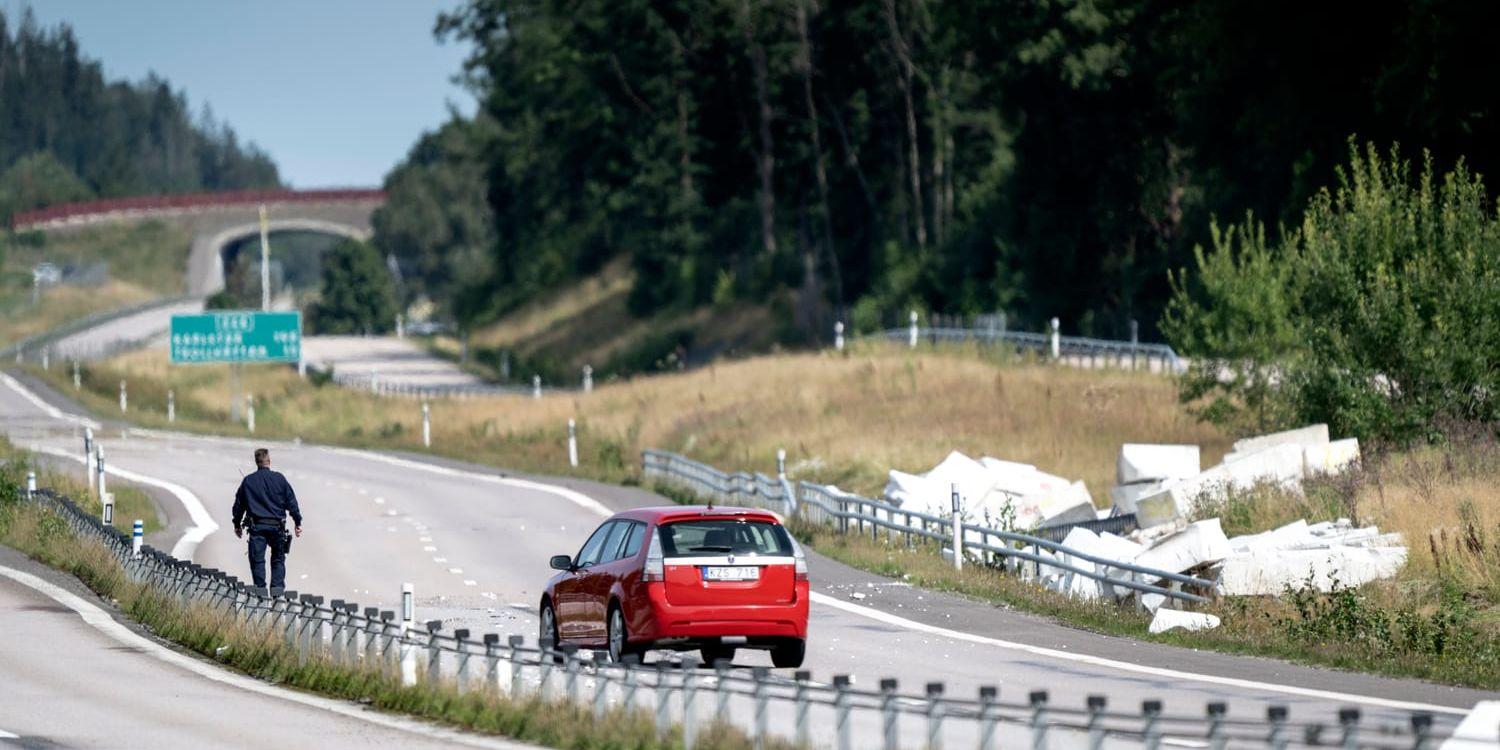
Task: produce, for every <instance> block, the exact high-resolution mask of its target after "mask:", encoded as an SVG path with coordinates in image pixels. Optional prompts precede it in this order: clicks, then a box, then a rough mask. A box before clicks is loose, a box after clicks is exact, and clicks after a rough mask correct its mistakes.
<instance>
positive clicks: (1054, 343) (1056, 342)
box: [1049, 318, 1062, 360]
mask: <svg viewBox="0 0 1500 750" xmlns="http://www.w3.org/2000/svg"><path fill="white" fill-rule="evenodd" d="M1061 328H1062V324H1061V323H1060V322H1059V321H1058V320H1057V318H1053V319H1052V336H1051V338H1050V339H1049V343H1050V344H1051V348H1052V359H1054V360H1056V359H1057V358H1058V357H1060V356H1062V335H1061V332H1060V331H1061Z"/></svg>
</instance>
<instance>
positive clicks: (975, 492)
mask: <svg viewBox="0 0 1500 750" xmlns="http://www.w3.org/2000/svg"><path fill="white" fill-rule="evenodd" d="M922 476H923V477H924V478H926V479H928V480H931V481H933V482H937V483H938V484H939V485H942V486H943V487H945V488H947V492H946V493H945V494H944V497H945V498H948V499H949V505H950V506H951V505H952V500H951V497H952V492H953V487H954V485H957V486H958V491H959V493H960V494H961V495H962V497H963V498H964V499H965V500H977V499H979V498H982V497H984V496H985V495H987V494H989V491H990V488H991V487H992V486H994V480H993V479H992V478H991V477H990V473H989V471H987V470H986V469H985V468H984V466H983V465H981V464H980V463H979V462H978V461H975V460H974V459H972V458H969V457H968V456H965V455H964V454H962V453H959V452H958V451H953V452H952V453H949V454H948V457H947V458H944V459H943V460H942V462H941V463H939V464H938V465H937V466H934V467H932V470H931V471H929V472H927V473H926V474H923V475H922Z"/></svg>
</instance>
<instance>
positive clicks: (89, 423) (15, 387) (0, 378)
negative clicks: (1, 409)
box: [0, 372, 99, 430]
mask: <svg viewBox="0 0 1500 750" xmlns="http://www.w3.org/2000/svg"><path fill="white" fill-rule="evenodd" d="M0 382H3V383H5V385H6V387H7V388H10V389H11V390H12V391H15V392H16V394H17V395H19V396H20V397H21V398H24V399H26V400H27V401H29V402H31V405H32V406H35V407H36V408H38V409H41V410H42V412H43V413H45V414H46V415H47V416H49V417H52V418H53V419H60V420H63V421H64V422H72V423H74V424H77V425H80V426H82V427H91V428H93V429H96V430H97V429H99V423H98V422H95V421H94V420H92V419H89V418H88V417H81V416H78V415H77V414H69V413H67V412H65V411H63V410H62V409H59V408H57V407H56V406H53V405H52V404H49V403H47V402H46V401H43V400H42V398H41V397H40V396H38V395H36V394H35V393H32V392H31V389H30V388H27V387H26V386H24V385H21V384H20V382H18V381H17V380H16V379H15V378H13V377H11V376H10V375H8V374H6V373H3V372H0Z"/></svg>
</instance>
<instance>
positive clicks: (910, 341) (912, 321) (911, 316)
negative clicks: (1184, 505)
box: [907, 310, 917, 349]
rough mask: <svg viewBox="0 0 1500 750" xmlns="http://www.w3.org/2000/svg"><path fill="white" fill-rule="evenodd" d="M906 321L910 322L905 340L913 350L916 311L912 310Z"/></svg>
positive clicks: (915, 342) (915, 333)
mask: <svg viewBox="0 0 1500 750" xmlns="http://www.w3.org/2000/svg"><path fill="white" fill-rule="evenodd" d="M908 320H910V321H911V331H910V336H908V338H907V344H908V345H909V346H910V347H911V348H913V349H915V348H917V311H916V310H912V311H911V315H910V316H909V317H908Z"/></svg>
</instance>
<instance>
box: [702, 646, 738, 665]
mask: <svg viewBox="0 0 1500 750" xmlns="http://www.w3.org/2000/svg"><path fill="white" fill-rule="evenodd" d="M734 652H735V648H734V646H704V647H703V648H700V649H698V653H700V654H702V655H703V663H704V664H705V665H707V666H710V667H712V666H713V665H714V662H716V661H719V660H720V659H723V660H724V661H727V662H732V661H734Z"/></svg>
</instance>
